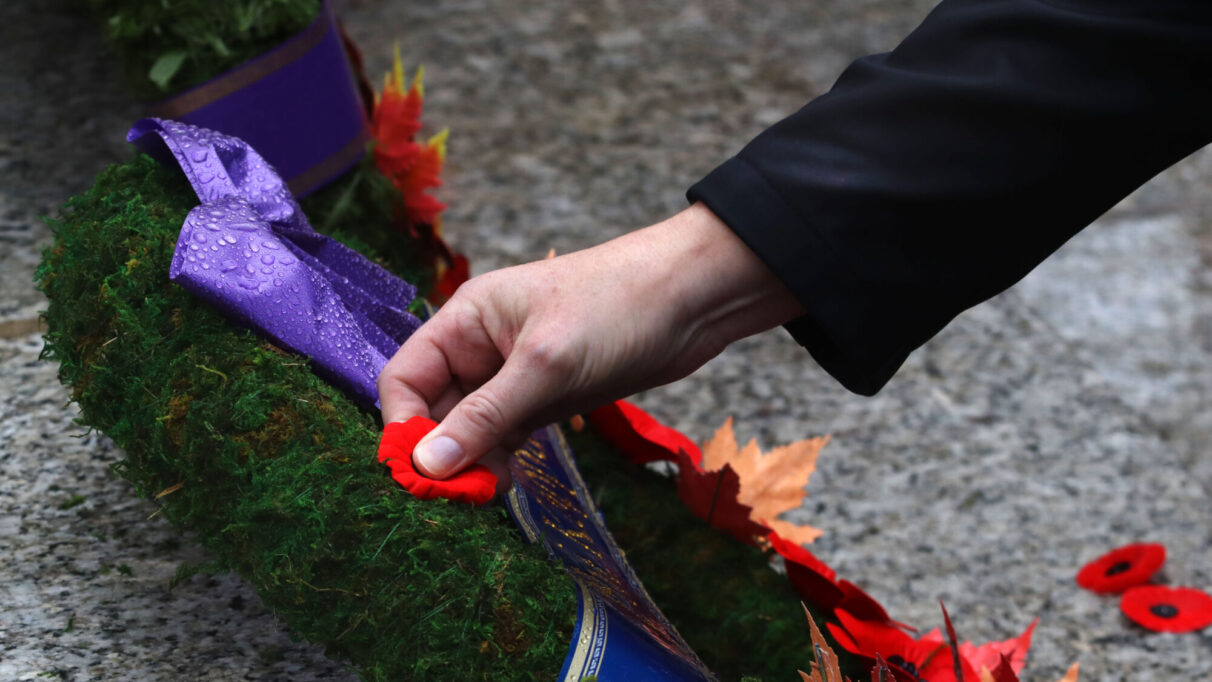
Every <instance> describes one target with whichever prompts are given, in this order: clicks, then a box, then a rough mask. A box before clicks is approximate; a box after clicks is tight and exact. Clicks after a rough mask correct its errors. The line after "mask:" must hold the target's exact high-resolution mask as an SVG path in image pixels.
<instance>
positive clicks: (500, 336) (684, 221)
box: [379, 204, 803, 478]
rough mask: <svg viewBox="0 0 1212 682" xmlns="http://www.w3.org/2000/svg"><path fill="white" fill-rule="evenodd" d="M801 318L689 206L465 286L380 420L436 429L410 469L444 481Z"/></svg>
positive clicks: (426, 334)
mask: <svg viewBox="0 0 1212 682" xmlns="http://www.w3.org/2000/svg"><path fill="white" fill-rule="evenodd" d="M800 314H803V308H802V307H801V306H800V305H799V303H798V302H796V301H795V299H794V297H792V295H791V293H790V292H789V291H787V289H786V288H785V287H783V285H782V284H781V283H780V282H779V281H778V280H777V279H776V278H775V277H774V275H773V273H771V272H770V270H769V269H767V268H766V266H765V265H764V264H763V263H762V262H761V261H760V260H759V259H758V258H757V256H756V255H754V254H753V252H752V251H750V250H749V248H748V247H746V246H745V245H744V243H742V242H741V241H740V240H739V239H738V238H737V237H736V235H734V234H733V233H732V231H731V230H729V229H728V227H727V226H726V225H724V224H723V223H722V222H721V221H720V220H719V218H717V217H716V216H715V215H714V214H713V213H711V211H709V210H708V209H707V208H706V207H705V206H703V205H701V204H696V205H694V206H692V207H690V208H689V209H687V210H685V211H683V212H681V213H679V214H678V215H676V216H674V217H672V218H670V219H668V220H666V221H663V222H661V223H658V224H656V225H653V226H651V227H647V228H644V229H641V230H637V231H636V232H632V233H630V234H627V235H624V236H622V237H619V238H618V239H614V240H612V241H609V242H606V243H605V244H602V245H600V246H596V247H593V248H590V249H586V250H584V251H578V252H576V253H571V254H568V255H566V256H561V257H559V258H553V259H550V260H544V261H536V262H534V263H528V264H526V265H520V266H517V267H512V268H505V269H503V270H497V271H495V272H490V273H488V274H485V275H481V276H479V277H476V278H474V279H472V280H470V281H468V282H467V283H465V284H464V285H463V286H461V287H460V288H459V290H458V291H457V292H456V293H455V295H454V297H452V298H451V300H450V301H449V302H447V303H446V305H444V306H443V307H442V309H441V310H439V311H438V313H437V314H436V315H434V316H433V318H432V319H430V320H429V321H428V322H426V323H425V324H424V325H422V326H421V328H420V329H419V330H418V331H417V332H415V333H414V334H413V335H412V337H411V338H409V339H408V341H407V342H406V343H405V344H404V345H403V346H401V348H400V350H399V351H398V352H397V353H396V354H395V356H394V357H393V358H392V359H391V361H390V362H388V364H387V366H386V367H385V368H384V369H383V372H382V373H381V374H380V375H379V398H380V402H381V405H382V409H383V420H384V421H385V422H392V421H404V420H406V419H408V418H409V417H412V416H416V415H421V416H424V417H429V418H431V419H435V420H439V421H440V422H441V423H440V424H439V425H438V427H437V428H436V429H434V430H433V431H432V432H430V433H429V435H427V436H426V437H425V438H424V439H423V440H422V441H421V442H420V443H419V444H418V445H417V449H416V450H415V452H414V457H413V458H414V461H415V463H416V465H417V468H418V469H419V470H420V471H421V472H422V473H424V474H425V475H427V476H431V477H434V478H445V477H447V476H450V475H451V474H454V473H456V472H458V471H459V470H461V469H462V468H464V467H466V466H467V465H468V464H470V463H472V462H474V461H476V460H477V459H479V458H481V457H483V456H484V455H485V454H487V453H489V452H491V451H494V450H496V452H497V454H498V455H500V454H502V452H503V451H502V450H500V449H499V448H500V447H501V446H506V447H513V446H516V445H518V444H520V443H522V442H523V441H524V440H525V438H526V437H527V436H528V434H529V433H530V432H531V431H533V430H534V429H536V428H539V427H541V426H543V425H545V424H549V423H551V422H553V421H557V420H559V419H563V418H566V417H569V416H571V415H573V414H576V413H578V412H584V411H588V410H590V409H593V408H595V407H597V406H599V405H602V404H605V403H607V402H609V401H611V400H615V399H617V398H620V397H623V396H627V395H631V394H632V393H635V392H637V391H641V390H644V389H646V388H651V387H653V386H658V385H661V384H665V383H669V382H671V381H674V380H676V379H680V378H682V377H684V376H686V375H687V374H689V373H690V372H692V371H694V370H695V369H697V368H698V367H700V366H701V365H702V364H703V363H705V362H706V361H707V360H709V359H711V358H712V357H715V356H716V355H717V354H719V352H720V351H722V350H723V349H724V347H725V346H727V345H728V344H729V343H731V342H732V341H735V340H736V339H739V338H742V337H744V336H748V335H750V334H754V333H757V332H759V331H762V330H764V329H768V328H770V327H773V326H776V325H778V324H781V323H783V322H786V321H788V320H790V319H793V318H794V317H796V316H798V315H800ZM489 459H497V458H495V457H494V458H489ZM486 463H488V462H487V461H486ZM498 467H499V461H498ZM494 468H496V467H494Z"/></svg>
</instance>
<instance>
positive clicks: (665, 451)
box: [589, 400, 703, 464]
mask: <svg viewBox="0 0 1212 682" xmlns="http://www.w3.org/2000/svg"><path fill="white" fill-rule="evenodd" d="M589 421H591V422H593V424H594V426H596V427H598V429H599V430H600V431H601V432H602V436H603V437H605V438H606V440H608V441H610V444H611V445H613V446H615V447H616V448H618V449H619V450H621V451H622V452H623V454H624V455H625V456H626V457H627V459H629V460H631V461H632V462H635V463H636V464H647V463H649V462H657V461H664V462H672V461H674V460H676V459H677V454H678V451H679V450H681V451H684V452H685V453H686V454H687V455H688V456H689V457H690V461H691V462H693V463H695V464H698V463H699V462H701V461H702V459H703V453H702V452H701V451H700V450H699V446H697V445H695V444H694V441H692V440H690V439H689V438H687V437H686V436H685V435H684V434H682V432H680V431H678V430H677V429H672V428H670V427H668V426H665V425H664V424H662V423H661V422H659V421H657V420H656V418H655V417H653V416H652V415H650V414H648V413H647V412H645V411H644V410H641V409H640V408H639V407H637V406H636V405H633V404H631V403H629V402H627V401H626V400H617V401H615V402H613V403H610V404H609V405H603V406H602V407H599V408H598V409H596V410H594V411H593V412H590V413H589Z"/></svg>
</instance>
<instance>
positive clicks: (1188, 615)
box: [1119, 585, 1212, 632]
mask: <svg viewBox="0 0 1212 682" xmlns="http://www.w3.org/2000/svg"><path fill="white" fill-rule="evenodd" d="M1119 610H1120V611H1122V612H1123V614H1124V615H1125V616H1127V617H1128V618H1130V619H1131V620H1132V621H1133V622H1135V623H1136V624H1137V625H1140V626H1141V627H1144V628H1148V629H1150V630H1153V631H1154V632H1194V631H1196V630H1202V629H1203V628H1206V627H1208V626H1209V625H1212V596H1210V595H1208V593H1207V592H1204V591H1203V590H1197V589H1195V588H1194V587H1167V586H1165V585H1141V586H1139V587H1133V588H1132V589H1130V590H1128V591H1127V592H1124V596H1123V597H1121V598H1120V600H1119Z"/></svg>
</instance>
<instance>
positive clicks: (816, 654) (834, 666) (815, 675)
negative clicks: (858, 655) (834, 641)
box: [798, 604, 845, 682]
mask: <svg viewBox="0 0 1212 682" xmlns="http://www.w3.org/2000/svg"><path fill="white" fill-rule="evenodd" d="M800 606H803V607H804V616H805V617H806V618H807V619H808V628H809V636H810V637H811V638H812V653H813V658H814V659H815V660H814V661H813V662H812V664H811V668H810V670H811V672H810V673H805V672H804V671H803V670H800V671H798V672H799V674H800V677H801V678H803V680H804V682H835V681H838V682H840V681H841V680H843V679H845V678H843V677H842V669H841V667H840V666H839V665H838V660H837V653H836V652H834V650H833V649H832V648H831V647H830V646H829V643H828V642H826V641H825V637H824V635H822V634H821V631H820V629H819V628H817V626H816V621H814V620H813V619H812V613H811V612H809V611H808V607H807V606H806V605H804V604H800Z"/></svg>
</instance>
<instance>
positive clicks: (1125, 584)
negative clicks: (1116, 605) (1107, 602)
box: [1077, 542, 1166, 594]
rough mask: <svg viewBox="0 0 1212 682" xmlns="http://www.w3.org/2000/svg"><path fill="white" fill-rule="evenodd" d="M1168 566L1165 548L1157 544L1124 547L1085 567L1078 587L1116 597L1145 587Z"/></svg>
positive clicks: (1146, 543)
mask: <svg viewBox="0 0 1212 682" xmlns="http://www.w3.org/2000/svg"><path fill="white" fill-rule="evenodd" d="M1165 562H1166V548H1165V547H1163V546H1161V545H1159V544H1156V543H1148V542H1142V543H1136V544H1132V545H1124V546H1123V547H1120V548H1118V549H1113V550H1111V551H1110V552H1107V553H1106V554H1104V555H1102V556H1100V557H1099V558H1097V559H1095V560H1094V561H1091V562H1090V563H1088V564H1086V565H1085V566H1082V570H1080V571H1078V573H1077V584H1078V585H1081V586H1082V587H1084V588H1086V589H1087V590H1090V591H1092V592H1098V593H1100V594H1115V593H1118V592H1123V591H1124V590H1126V589H1128V588H1129V587H1133V586H1135V585H1143V584H1145V583H1147V582H1148V581H1149V578H1151V577H1153V574H1154V573H1157V570H1158V569H1159V568H1161V566H1162V564H1164V563H1165Z"/></svg>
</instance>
